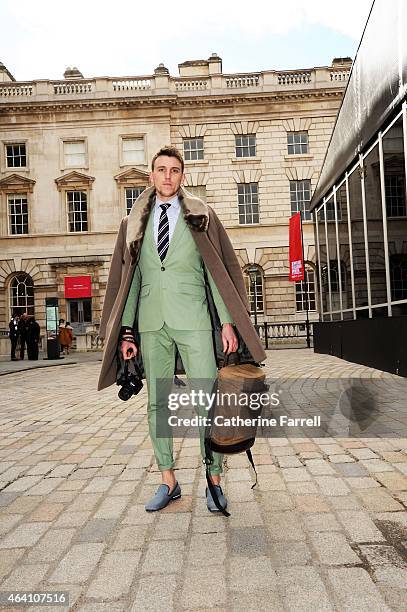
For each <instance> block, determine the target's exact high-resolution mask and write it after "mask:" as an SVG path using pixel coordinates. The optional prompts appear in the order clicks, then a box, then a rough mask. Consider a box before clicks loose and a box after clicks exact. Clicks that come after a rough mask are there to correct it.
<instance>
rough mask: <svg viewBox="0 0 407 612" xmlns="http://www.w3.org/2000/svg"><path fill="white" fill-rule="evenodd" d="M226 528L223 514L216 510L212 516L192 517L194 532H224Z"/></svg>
mask: <svg viewBox="0 0 407 612" xmlns="http://www.w3.org/2000/svg"><path fill="white" fill-rule="evenodd" d="M225 529H226V525H225V521H224V518H223V516H222V515H220V514H217V513H216V512H213V513H211V515H210V516H195V517H193V518H192V533H223V532H224V531H225Z"/></svg>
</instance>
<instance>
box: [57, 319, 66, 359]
mask: <svg viewBox="0 0 407 612" xmlns="http://www.w3.org/2000/svg"><path fill="white" fill-rule="evenodd" d="M64 335H65V319H59V323H58V340H59V352H60V353H63V352H64V350H65V345H64V343H63V342H62V336H64Z"/></svg>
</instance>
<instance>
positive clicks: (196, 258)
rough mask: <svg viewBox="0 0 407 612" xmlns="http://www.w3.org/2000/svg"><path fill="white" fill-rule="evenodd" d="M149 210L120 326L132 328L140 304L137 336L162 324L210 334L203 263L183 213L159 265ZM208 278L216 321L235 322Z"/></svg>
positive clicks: (154, 329)
mask: <svg viewBox="0 0 407 612" xmlns="http://www.w3.org/2000/svg"><path fill="white" fill-rule="evenodd" d="M153 210H154V209H152V211H151V213H150V216H149V220H148V223H147V227H146V231H145V235H144V239H143V244H142V247H141V252H140V258H139V261H138V264H137V266H136V268H135V271H134V276H133V280H132V284H131V286H130V290H129V294H128V297H127V301H126V305H125V307H124V311H123V315H122V325H126V326H129V327H132V326H133V324H134V321H135V318H136V312H137V306H138V316H137V328H138V331H139V332H146V331H157V330H159V329H161V328H162V326H163V325H164V323H166V324H167V325H168V327H171V328H173V329H177V330H185V331H188V330H210V329H212V324H211V319H210V315H209V311H208V305H207V300H206V292H205V275H204V264H203V261H202V258H201V255H200V253H199V251H198V249H197V247H196V244H195V241H194V239H193V238H192V236H191V231H190V230H189V228H188V227H187V225H186V223H185V221H184V218H183V215H182V211H180V214H179V216H178V220H177V223H176V226H175V229H174V234H173V236H172V238H171V241H170V246H169V249H168V253H167V256H166V258H165V259H164V261H163V262H161V261H160V258H159V256H158V252H157V246H156V243H155V240H154V236H153ZM206 275H207V278H208V282H209V285H210V289H211V292H212V296H213V301H214V304H215V307H216V310H217V312H218V316H219V319H220V322H221V323H233V321H232V318H231V316H230V313H229V311H228V309H227V308H226V306H225V304H224V302H223V299H222V298H221V296H220V294H219V291H218V289H217V287H216V285H215V283H214V281H213V279H212V276H211V274H210V273H209V271H206Z"/></svg>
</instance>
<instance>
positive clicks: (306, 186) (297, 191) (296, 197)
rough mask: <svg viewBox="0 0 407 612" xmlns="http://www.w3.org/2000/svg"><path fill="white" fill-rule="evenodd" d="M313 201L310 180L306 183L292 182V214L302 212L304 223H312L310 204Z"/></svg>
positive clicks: (305, 181)
mask: <svg viewBox="0 0 407 612" xmlns="http://www.w3.org/2000/svg"><path fill="white" fill-rule="evenodd" d="M310 199H311V184H310V181H309V180H308V179H306V180H304V181H290V200H291V214H292V215H294V214H295V213H297V212H300V211H301V212H302V218H303V220H304V221H310V219H311V213H310V211H309V203H310Z"/></svg>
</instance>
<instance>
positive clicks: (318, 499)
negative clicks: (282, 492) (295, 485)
mask: <svg viewBox="0 0 407 612" xmlns="http://www.w3.org/2000/svg"><path fill="white" fill-rule="evenodd" d="M294 502H295V505H296V507H297V510H298V511H300V512H329V510H330V508H329V504H328V503H327V502H326V500H325V499H324V498H323V497H322V496H321V495H296V496H295V497H294Z"/></svg>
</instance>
